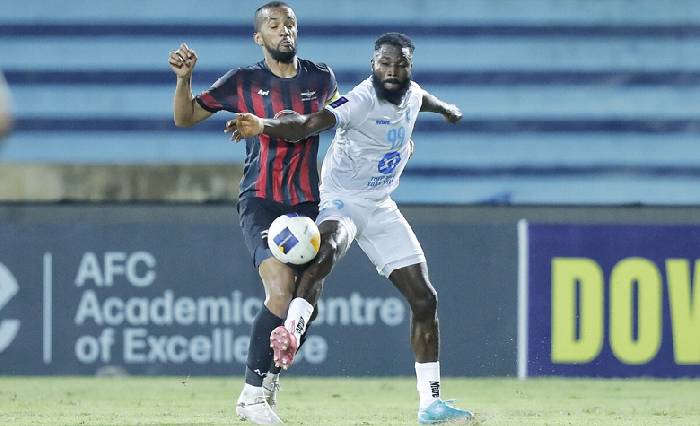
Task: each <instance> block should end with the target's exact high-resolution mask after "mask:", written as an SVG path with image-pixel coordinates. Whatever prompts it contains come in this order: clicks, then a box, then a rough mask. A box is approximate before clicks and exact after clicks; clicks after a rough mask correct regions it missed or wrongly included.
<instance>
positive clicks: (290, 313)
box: [284, 297, 314, 344]
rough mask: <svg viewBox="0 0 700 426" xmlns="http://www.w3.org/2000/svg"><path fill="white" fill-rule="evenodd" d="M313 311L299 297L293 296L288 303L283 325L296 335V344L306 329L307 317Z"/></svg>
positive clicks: (308, 317) (309, 316) (308, 304)
mask: <svg viewBox="0 0 700 426" xmlns="http://www.w3.org/2000/svg"><path fill="white" fill-rule="evenodd" d="M313 313H314V307H313V306H312V305H311V304H310V303H309V302H307V301H306V300H305V299H302V298H301V297H297V298H295V299H294V300H292V302H291V303H290V304H289V309H288V310H287V320H286V321H285V322H284V327H285V328H286V329H287V330H288V331H289V332H290V333H293V334H294V335H295V336H296V338H297V344H299V339H301V335H302V334H304V332H305V331H306V324H308V323H309V319H310V318H311V314H313Z"/></svg>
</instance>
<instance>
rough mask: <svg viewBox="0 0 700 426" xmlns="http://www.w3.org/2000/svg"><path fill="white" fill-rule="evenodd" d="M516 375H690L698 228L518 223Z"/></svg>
mask: <svg viewBox="0 0 700 426" xmlns="http://www.w3.org/2000/svg"><path fill="white" fill-rule="evenodd" d="M519 246H520V248H519V253H520V262H519V264H520V267H519V269H520V273H519V333H518V336H519V345H518V346H519V348H518V351H519V354H518V364H519V365H518V374H519V376H520V377H526V376H542V375H545V376H548V375H561V376H592V377H630V376H653V377H684V376H700V226H687V225H580V224H538V223H526V222H524V221H523V222H521V223H520V224H519Z"/></svg>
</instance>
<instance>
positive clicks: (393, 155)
mask: <svg viewBox="0 0 700 426" xmlns="http://www.w3.org/2000/svg"><path fill="white" fill-rule="evenodd" d="M400 162H401V154H399V152H398V151H391V152H388V153H386V154H385V155H384V157H382V158H381V160H379V164H377V171H379V173H381V174H384V175H388V174H389V173H393V172H394V170H395V169H396V166H398V165H399V163H400Z"/></svg>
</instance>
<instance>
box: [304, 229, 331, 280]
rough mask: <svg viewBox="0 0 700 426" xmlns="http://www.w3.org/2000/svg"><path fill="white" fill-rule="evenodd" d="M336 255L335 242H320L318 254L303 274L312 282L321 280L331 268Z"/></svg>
mask: <svg viewBox="0 0 700 426" xmlns="http://www.w3.org/2000/svg"><path fill="white" fill-rule="evenodd" d="M337 254H338V244H337V243H336V242H335V241H333V240H330V239H329V240H325V241H322V242H321V246H320V247H319V249H318V254H316V257H315V258H314V260H313V261H312V262H311V265H310V266H309V268H308V269H307V270H306V272H305V273H306V274H308V275H309V277H311V278H312V279H313V280H314V281H318V280H322V279H323V278H325V277H326V275H328V273H329V272H330V270H331V268H332V267H333V262H334V260H335V258H336V256H337Z"/></svg>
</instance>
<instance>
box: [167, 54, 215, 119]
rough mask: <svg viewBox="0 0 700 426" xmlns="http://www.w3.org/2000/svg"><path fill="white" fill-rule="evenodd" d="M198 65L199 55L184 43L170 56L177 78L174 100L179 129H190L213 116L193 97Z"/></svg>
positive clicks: (169, 59) (174, 111)
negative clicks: (194, 76) (195, 71)
mask: <svg viewBox="0 0 700 426" xmlns="http://www.w3.org/2000/svg"><path fill="white" fill-rule="evenodd" d="M196 63H197V53H195V51H194V50H192V49H190V48H189V47H188V46H187V45H186V44H185V43H182V44H181V45H180V47H179V48H178V49H177V50H173V51H172V52H170V54H169V55H168V64H170V69H171V70H173V72H174V73H175V75H176V76H177V84H176V86H175V97H174V98H173V119H174V120H175V125H176V126H177V127H190V126H193V125H195V124H197V123H199V122H200V121H203V120H206V119H207V118H209V117H210V116H211V114H212V113H211V112H209V111H207V110H205V109H204V108H202V107H201V106H200V105H199V104H198V103H197V101H195V100H194V96H192V72H193V71H194V66H195V64H196Z"/></svg>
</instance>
